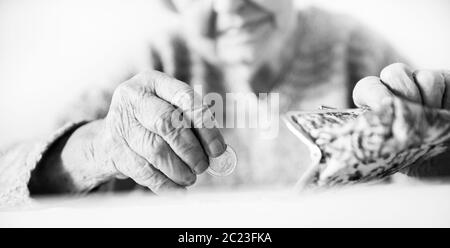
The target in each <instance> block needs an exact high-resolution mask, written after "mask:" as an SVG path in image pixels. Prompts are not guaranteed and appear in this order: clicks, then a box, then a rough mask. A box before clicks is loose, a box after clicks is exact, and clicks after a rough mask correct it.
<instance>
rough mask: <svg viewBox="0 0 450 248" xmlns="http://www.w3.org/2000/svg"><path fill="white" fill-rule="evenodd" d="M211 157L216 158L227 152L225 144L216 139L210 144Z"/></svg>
mask: <svg viewBox="0 0 450 248" xmlns="http://www.w3.org/2000/svg"><path fill="white" fill-rule="evenodd" d="M208 147H209V154H208V155H209V156H211V157H213V158H215V157H218V156H219V155H221V154H222V153H223V152H224V151H225V144H224V143H223V142H222V141H221V140H220V139H215V140H214V141H213V142H211V143H210V144H209V146H208Z"/></svg>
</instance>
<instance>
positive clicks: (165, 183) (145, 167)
mask: <svg viewBox="0 0 450 248" xmlns="http://www.w3.org/2000/svg"><path fill="white" fill-rule="evenodd" d="M115 162H116V166H117V167H119V168H120V169H119V171H121V173H123V174H124V175H126V176H128V177H130V178H131V179H133V181H135V182H136V183H138V184H139V185H142V186H144V187H147V188H149V189H150V190H152V191H153V192H155V193H157V194H164V193H168V192H174V191H175V192H179V191H185V190H186V189H185V188H184V187H182V186H180V185H178V184H176V183H175V182H173V181H171V180H170V179H169V178H167V177H166V176H165V175H164V174H162V173H161V172H160V171H158V170H157V169H156V168H154V167H153V166H152V165H151V164H150V163H149V162H148V161H147V160H146V159H145V158H143V157H141V156H139V155H138V154H136V153H134V152H133V151H131V150H127V149H125V151H124V152H123V154H121V156H120V158H119V159H118V160H116V161H115Z"/></svg>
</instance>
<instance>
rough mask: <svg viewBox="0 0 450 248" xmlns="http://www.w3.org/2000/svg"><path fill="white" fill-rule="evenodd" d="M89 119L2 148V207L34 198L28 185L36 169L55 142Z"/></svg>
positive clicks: (15, 204)
mask: <svg viewBox="0 0 450 248" xmlns="http://www.w3.org/2000/svg"><path fill="white" fill-rule="evenodd" d="M85 123H86V122H85V121H80V122H77V123H67V124H66V125H65V126H63V127H61V128H60V129H59V130H57V131H56V132H54V133H53V134H52V135H51V136H49V137H48V138H46V139H43V140H40V141H30V142H23V143H19V144H15V145H12V146H9V147H7V148H5V149H3V150H1V151H0V207H11V206H17V205H22V204H29V203H30V202H32V201H31V197H30V190H29V188H28V183H29V182H30V179H31V175H32V171H33V170H34V169H35V168H36V166H37V165H38V164H39V162H40V161H41V160H42V158H43V156H44V154H45V153H46V152H47V151H48V149H49V148H50V147H51V145H52V144H54V143H55V142H56V141H57V140H58V139H60V138H61V137H63V136H64V135H66V134H69V133H72V132H73V131H74V130H76V129H77V128H78V127H80V126H81V125H83V124H85Z"/></svg>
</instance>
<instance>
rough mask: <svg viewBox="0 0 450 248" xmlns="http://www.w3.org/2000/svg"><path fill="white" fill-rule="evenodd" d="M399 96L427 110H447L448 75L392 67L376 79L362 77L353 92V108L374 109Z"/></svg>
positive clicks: (444, 72) (396, 65) (449, 98)
mask: <svg viewBox="0 0 450 248" xmlns="http://www.w3.org/2000/svg"><path fill="white" fill-rule="evenodd" d="M394 95H395V96H400V97H403V98H405V99H407V100H410V101H413V102H417V103H421V104H423V105H425V106H427V107H431V108H444V109H450V71H437V70H436V71H432V70H413V69H412V68H410V67H408V66H407V65H404V64H400V63H398V64H392V65H390V66H388V67H386V68H384V69H383V71H382V72H381V74H380V77H366V78H364V79H362V80H361V81H359V82H358V83H357V84H356V86H355V88H354V90H353V100H354V102H355V104H356V105H357V106H360V107H362V106H366V107H370V108H372V109H377V108H379V107H380V106H381V103H382V100H383V98H389V97H392V96H394Z"/></svg>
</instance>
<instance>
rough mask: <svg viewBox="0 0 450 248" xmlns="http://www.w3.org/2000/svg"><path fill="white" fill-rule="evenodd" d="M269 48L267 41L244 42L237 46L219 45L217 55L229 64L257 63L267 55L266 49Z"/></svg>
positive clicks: (250, 64)
mask: <svg viewBox="0 0 450 248" xmlns="http://www.w3.org/2000/svg"><path fill="white" fill-rule="evenodd" d="M266 49H268V46H267V44H265V42H260V43H254V44H243V45H235V46H228V47H227V46H224V47H218V49H217V55H218V57H219V58H220V60H221V61H222V62H223V63H225V64H228V65H249V66H252V65H257V64H259V62H260V61H261V58H263V57H265V56H264V55H265V54H266V53H265V52H264V51H265V50H266Z"/></svg>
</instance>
